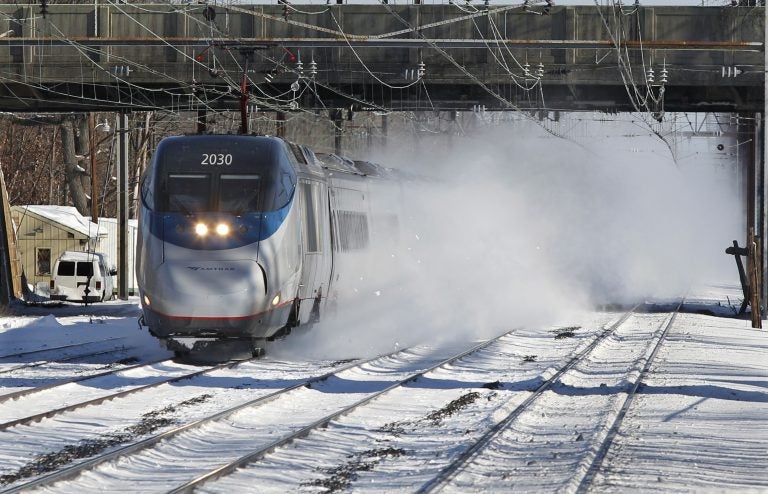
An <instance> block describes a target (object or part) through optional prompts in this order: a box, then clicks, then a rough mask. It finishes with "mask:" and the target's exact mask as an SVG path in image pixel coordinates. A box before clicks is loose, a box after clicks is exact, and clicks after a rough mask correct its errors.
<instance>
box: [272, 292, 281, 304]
mask: <svg viewBox="0 0 768 494" xmlns="http://www.w3.org/2000/svg"><path fill="white" fill-rule="evenodd" d="M279 303H280V294H279V293H278V294H277V295H275V298H273V299H272V307H274V306H276V305H277V304H279Z"/></svg>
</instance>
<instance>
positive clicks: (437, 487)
mask: <svg viewBox="0 0 768 494" xmlns="http://www.w3.org/2000/svg"><path fill="white" fill-rule="evenodd" d="M682 303H683V302H682V301H681V302H680V303H679V304H678V305H677V308H676V309H675V311H674V312H673V313H672V314H671V315H669V316H667V317H665V318H664V319H662V320H661V321H660V323H659V324H658V325H657V327H656V328H654V331H653V334H652V337H651V338H639V339H638V340H639V341H642V343H644V345H643V346H642V347H641V348H639V349H635V352H634V353H632V360H631V361H620V362H617V364H618V365H617V367H619V368H626V372H622V370H620V369H615V370H616V371H617V374H616V376H613V381H614V383H618V384H613V386H617V385H618V386H620V387H621V388H623V389H622V391H623V392H624V393H625V395H626V397H625V398H624V399H623V400H620V402H618V401H619V400H618V399H617V398H616V396H619V395H620V394H621V393H618V394H616V393H615V390H611V392H609V391H608V390H607V389H606V390H605V392H604V393H603V394H602V396H603V397H604V399H603V400H600V401H601V403H600V405H599V407H598V409H599V410H603V411H608V413H607V414H605V415H604V416H600V415H597V416H594V417H592V425H593V426H594V428H593V429H592V430H591V431H590V430H589V426H588V425H587V424H581V425H580V426H581V430H582V431H583V432H579V433H578V435H577V436H576V437H575V438H573V439H574V440H572V441H571V444H570V445H568V446H566V447H565V448H563V450H558V451H553V448H552V443H553V442H556V439H553V438H552V437H551V435H550V437H548V438H547V446H548V447H547V448H546V449H549V450H550V451H552V453H553V454H554V455H556V456H557V455H561V457H567V455H569V454H570V455H573V454H580V461H579V462H578V467H577V468H576V469H575V471H576V472H579V473H578V474H577V475H576V476H575V477H573V476H570V475H566V476H565V477H562V478H560V479H556V480H553V479H548V480H546V481H542V477H541V475H533V476H532V477H531V478H533V479H534V480H533V482H535V483H536V484H529V485H525V484H524V483H523V484H521V483H519V482H518V483H516V487H517V488H520V489H522V490H526V489H530V488H534V487H535V485H538V488H539V489H543V490H550V489H552V490H567V491H573V490H575V491H576V492H579V493H586V492H588V491H589V489H590V487H591V484H592V481H593V479H594V476H595V474H596V473H597V472H598V470H599V469H600V466H601V465H602V462H603V460H604V459H605V457H606V454H607V453H608V451H609V449H610V447H611V444H612V443H613V440H614V438H615V437H616V434H617V432H618V431H619V429H620V427H621V424H622V420H623V418H624V416H625V415H626V412H627V410H628V409H629V407H630V406H631V404H632V401H633V399H634V397H635V395H636V394H637V392H638V390H639V389H640V387H641V384H642V380H643V378H644V377H645V375H646V374H647V372H648V371H649V370H650V368H651V366H652V364H653V361H654V359H655V358H656V355H657V353H658V350H659V348H661V346H662V344H663V343H664V340H665V338H666V336H667V334H668V332H669V330H670V328H671V327H672V325H673V323H674V320H675V318H676V317H677V314H678V312H679V310H680V307H681V305H682ZM633 310H634V309H633ZM632 315H633V311H630V312H628V313H627V314H625V316H624V317H622V318H621V319H620V320H618V321H617V322H616V323H615V324H613V325H611V326H610V327H609V328H607V329H606V330H605V331H603V332H602V333H601V334H599V335H598V336H597V337H596V338H595V339H594V340H593V342H592V343H591V344H590V345H588V346H587V347H585V348H583V349H582V350H581V351H580V352H578V353H577V354H576V355H575V356H574V357H573V358H572V359H571V360H570V361H569V362H568V363H567V364H566V365H565V366H563V367H561V368H560V369H559V370H557V371H556V372H555V373H554V374H552V375H551V377H549V378H547V379H546V380H544V381H543V382H542V383H541V385H540V386H539V387H538V388H537V389H536V390H535V391H533V392H532V393H531V394H530V396H528V397H527V398H526V399H525V400H524V401H522V402H521V403H520V404H519V405H518V406H516V407H514V408H513V409H512V410H511V411H510V412H509V413H508V414H507V415H506V417H504V418H503V419H502V420H500V421H499V422H498V423H497V424H496V425H495V426H493V427H492V428H490V429H489V430H488V431H487V432H486V433H485V434H483V435H481V436H480V437H478V438H477V439H476V440H475V441H473V443H472V444H471V445H469V446H468V447H467V448H466V449H464V451H463V452H462V453H461V454H459V455H456V457H455V458H453V459H452V460H451V461H450V462H449V463H448V464H446V465H445V466H444V467H443V468H442V469H441V470H440V472H439V473H438V474H437V475H436V476H434V477H433V478H431V479H430V480H429V481H427V482H426V483H424V484H423V485H422V486H421V487H420V488H419V489H418V490H417V491H416V492H418V493H419V494H425V493H432V492H438V491H443V490H446V491H449V492H450V491H452V490H454V491H457V492H462V491H463V490H464V489H466V488H467V487H468V486H475V488H477V487H478V486H479V485H481V484H478V478H479V477H482V476H486V477H487V476H488V475H489V468H488V466H490V465H491V464H493V463H494V461H495V460H498V459H499V453H501V452H502V451H503V452H504V455H505V457H506V458H507V460H509V455H510V453H511V452H514V453H517V454H521V450H524V449H527V447H523V448H514V447H510V446H509V443H510V442H511V440H512V439H515V440H517V439H519V435H520V433H521V431H526V432H527V433H530V430H531V428H532V425H533V424H534V423H535V419H530V418H529V422H528V424H525V425H522V426H519V428H518V431H516V432H512V433H509V431H510V430H511V429H512V428H513V426H514V425H515V422H516V421H520V422H523V417H524V415H526V414H528V415H529V416H531V415H538V414H539V413H542V412H541V410H548V409H549V410H558V408H559V409H561V410H562V409H567V408H568V406H569V405H568V404H567V403H566V402H567V401H569V400H568V398H569V396H568V393H567V392H564V391H560V392H559V393H558V392H557V391H555V392H553V390H554V389H555V388H556V387H558V386H563V387H568V386H571V387H574V386H573V384H570V383H573V382H577V381H578V380H579V379H580V377H579V376H578V375H579V374H584V373H585V369H587V368H589V367H590V365H587V364H585V362H587V361H588V360H589V359H590V358H592V359H594V360H603V362H602V364H603V365H601V367H603V368H604V367H610V364H611V363H610V356H609V355H605V354H603V355H597V354H598V352H599V351H600V350H602V351H603V352H605V351H606V348H607V349H608V353H609V354H610V352H611V350H610V349H611V348H614V349H615V348H616V347H617V346H618V345H617V342H618V343H621V342H623V341H625V340H630V341H631V343H634V338H633V334H632V332H631V331H630V332H629V334H622V332H621V328H622V326H623V325H624V324H625V323H626V322H627V320H628V319H629V318H630V317H631V316H632ZM643 329H645V328H643ZM643 332H644V331H641V333H643ZM634 336H637V335H634ZM622 358H626V354H625V353H622ZM593 367H594V366H593ZM610 371H614V369H611V370H610ZM600 378H601V379H610V378H611V376H608V375H605V374H604V375H601V376H600ZM622 381H623V382H622ZM569 382H570V383H569ZM600 387H606V388H607V387H608V385H607V384H606V383H601V384H600V386H599V387H598V390H599V388H600ZM574 391H577V390H576V389H575V387H574ZM598 395H599V394H598V393H596V394H595V397H593V398H590V399H593V400H597V396H598ZM553 396H554V399H552V397H553ZM562 397H565V399H563V398H562ZM571 401H574V400H571ZM576 401H583V400H576ZM543 402H544V403H543ZM571 405H572V403H571ZM549 427H550V428H551V425H550V426H549ZM526 432H523V434H525V433H526ZM505 433H509V435H508V437H506V438H505V437H503V435H504V434H505ZM515 436H518V437H515ZM588 436H591V437H588ZM516 442H517V441H516ZM504 443H507V444H504ZM573 443H581V444H584V445H586V446H585V447H575V448H574V447H572V444H573ZM491 449H493V450H494V451H492V452H490V451H489V450H491ZM489 452H490V453H491V454H489ZM521 456H522V457H523V459H524V458H525V456H524V455H521ZM537 457H538V458H542V457H545V455H541V454H539V455H537ZM568 461H571V460H568ZM482 463H485V465H484V466H482V465H481V466H480V468H473V467H476V466H477V465H478V464H482ZM534 465H536V461H535V460H527V461H522V462H519V463H518V465H517V466H514V465H511V464H510V462H509V461H506V462H505V465H504V468H502V469H498V468H497V469H495V470H496V471H495V472H494V473H493V474H495V475H501V476H504V475H505V473H508V472H509V471H510V469H518V470H517V475H516V478H517V479H519V478H520V477H523V478H524V477H526V474H525V473H522V474H521V473H520V471H521V470H522V471H524V470H525V468H524V467H525V466H534ZM499 470H506V472H504V471H502V472H499ZM529 470H535V469H529ZM552 470H555V469H553V468H548V469H546V472H548V473H549V472H551V471H552ZM539 471H541V470H540V469H539ZM564 471H566V472H570V471H571V470H564ZM462 476H464V478H462ZM547 482H548V483H547Z"/></svg>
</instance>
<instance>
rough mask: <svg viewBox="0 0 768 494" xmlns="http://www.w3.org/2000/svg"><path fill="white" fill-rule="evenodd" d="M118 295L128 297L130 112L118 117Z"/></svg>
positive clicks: (122, 297) (121, 298)
mask: <svg viewBox="0 0 768 494" xmlns="http://www.w3.org/2000/svg"><path fill="white" fill-rule="evenodd" d="M117 122H118V123H117V134H118V158H117V198H118V200H117V296H118V298H119V299H120V300H127V299H128V186H129V184H128V113H127V112H125V111H121V112H120V115H119V116H118V119H117Z"/></svg>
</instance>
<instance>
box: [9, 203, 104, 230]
mask: <svg viewBox="0 0 768 494" xmlns="http://www.w3.org/2000/svg"><path fill="white" fill-rule="evenodd" d="M18 207H19V208H22V209H25V210H27V211H28V212H30V213H32V214H35V215H37V216H40V217H43V218H45V219H48V220H51V221H53V222H56V223H58V224H60V225H61V226H63V227H65V228H69V229H70V230H74V231H76V232H78V233H81V234H83V235H85V236H86V237H88V238H96V237H97V236H98V235H99V234H102V235H106V233H105V232H104V231H103V229H102V231H101V232H100V231H99V225H97V224H96V223H92V222H90V221H88V220H87V219H86V218H84V217H83V215H81V214H80V212H79V211H78V210H77V208H75V207H73V206H49V205H39V204H38V205H31V206H18Z"/></svg>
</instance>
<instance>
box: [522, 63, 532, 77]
mask: <svg viewBox="0 0 768 494" xmlns="http://www.w3.org/2000/svg"><path fill="white" fill-rule="evenodd" d="M523 74H524V75H525V76H526V77H530V76H531V65H530V64H529V63H528V62H525V65H523Z"/></svg>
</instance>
